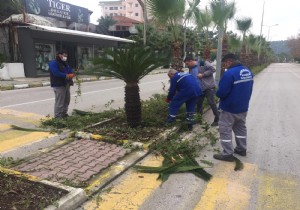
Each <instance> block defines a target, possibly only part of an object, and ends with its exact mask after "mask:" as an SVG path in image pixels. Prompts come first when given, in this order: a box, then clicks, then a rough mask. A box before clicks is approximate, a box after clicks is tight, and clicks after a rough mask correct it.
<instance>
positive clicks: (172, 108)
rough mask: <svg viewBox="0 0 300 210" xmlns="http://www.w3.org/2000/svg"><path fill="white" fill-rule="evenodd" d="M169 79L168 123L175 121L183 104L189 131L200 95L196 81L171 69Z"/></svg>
mask: <svg viewBox="0 0 300 210" xmlns="http://www.w3.org/2000/svg"><path fill="white" fill-rule="evenodd" d="M168 76H169V78H170V89H169V93H168V96H167V102H170V104H169V116H168V119H167V122H168V123H171V122H174V121H175V120H176V115H177V113H178V111H179V108H180V107H181V105H182V104H183V103H185V104H186V117H187V118H186V119H187V122H188V127H189V130H192V128H193V122H194V114H195V106H196V103H197V99H198V97H199V96H200V95H201V88H200V86H199V84H198V81H197V80H196V79H195V78H194V77H193V76H192V75H191V74H189V73H185V72H177V71H175V70H173V69H171V70H170V71H169V72H168Z"/></svg>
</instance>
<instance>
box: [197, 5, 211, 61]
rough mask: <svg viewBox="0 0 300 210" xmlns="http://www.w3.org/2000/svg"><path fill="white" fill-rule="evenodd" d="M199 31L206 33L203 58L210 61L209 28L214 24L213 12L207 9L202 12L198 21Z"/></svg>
mask: <svg viewBox="0 0 300 210" xmlns="http://www.w3.org/2000/svg"><path fill="white" fill-rule="evenodd" d="M196 24H197V30H199V31H202V32H203V33H204V42H205V46H204V50H203V51H204V54H203V57H204V59H205V60H207V59H210V40H209V34H210V33H209V27H210V26H211V24H212V14H211V11H209V10H208V9H207V7H206V8H205V10H202V11H201V10H200V12H199V16H198V17H197V19H196Z"/></svg>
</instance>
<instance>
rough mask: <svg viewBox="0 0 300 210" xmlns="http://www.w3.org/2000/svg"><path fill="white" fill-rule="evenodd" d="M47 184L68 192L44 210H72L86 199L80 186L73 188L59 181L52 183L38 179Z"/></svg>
mask: <svg viewBox="0 0 300 210" xmlns="http://www.w3.org/2000/svg"><path fill="white" fill-rule="evenodd" d="M40 182H41V183H43V184H46V185H48V186H53V187H55V188H59V189H63V190H66V191H68V192H69V193H68V194H67V195H65V196H63V197H62V198H61V199H59V200H58V201H57V205H55V206H54V205H50V206H48V207H46V208H45V210H73V209H75V208H76V207H78V206H79V205H80V204H82V203H83V202H84V201H86V200H87V198H88V197H87V195H86V194H85V192H84V190H83V189H81V188H73V187H69V186H65V185H63V184H60V183H54V182H50V181H47V180H42V181H40Z"/></svg>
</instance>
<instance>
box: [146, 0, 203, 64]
mask: <svg viewBox="0 0 300 210" xmlns="http://www.w3.org/2000/svg"><path fill="white" fill-rule="evenodd" d="M147 3H148V7H149V9H150V11H151V14H152V15H153V18H154V20H155V21H156V22H157V23H159V24H160V25H162V26H163V27H165V28H168V27H169V28H170V30H171V33H172V39H173V40H172V43H173V44H172V63H173V66H174V68H175V69H176V70H180V68H181V66H182V50H181V45H182V43H181V40H180V37H182V34H181V33H182V25H183V26H186V23H187V22H188V20H189V19H191V18H192V17H193V14H194V11H195V10H196V8H197V5H198V4H199V3H200V0H195V1H188V5H189V6H190V7H189V9H187V10H185V9H186V4H185V3H186V2H185V0H163V1H162V0H147Z"/></svg>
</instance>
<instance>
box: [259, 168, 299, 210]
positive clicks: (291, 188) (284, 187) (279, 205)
mask: <svg viewBox="0 0 300 210" xmlns="http://www.w3.org/2000/svg"><path fill="white" fill-rule="evenodd" d="M256 209H257V210H282V209H291V210H300V183H299V179H298V180H297V179H296V178H294V177H290V176H287V175H278V174H277V175H275V174H263V175H262V176H260V177H259V192H258V205H257V208H256Z"/></svg>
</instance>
